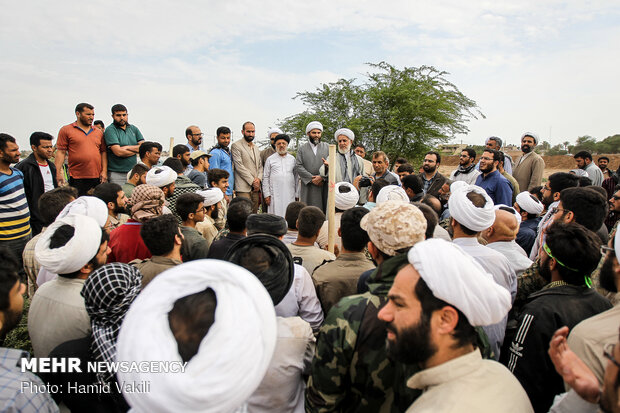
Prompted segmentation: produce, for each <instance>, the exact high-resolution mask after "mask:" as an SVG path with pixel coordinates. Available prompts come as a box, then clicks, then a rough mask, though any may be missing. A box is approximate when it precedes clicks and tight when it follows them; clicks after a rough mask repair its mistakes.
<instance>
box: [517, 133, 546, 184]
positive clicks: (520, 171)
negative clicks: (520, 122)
mask: <svg viewBox="0 0 620 413" xmlns="http://www.w3.org/2000/svg"><path fill="white" fill-rule="evenodd" d="M536 145H538V136H537V135H536V134H535V133H532V132H525V133H524V134H523V136H522V137H521V151H523V155H522V156H521V157H520V158H519V159H517V161H516V162H515V166H514V168H513V170H512V176H513V177H514V178H515V179H516V180H517V182H518V183H519V189H520V190H521V191H531V190H532V189H533V188H535V187H537V186H540V183H541V182H542V176H543V171H544V170H545V161H544V160H543V158H542V157H541V156H540V155H539V154H537V153H536V152H534V148H535V147H536Z"/></svg>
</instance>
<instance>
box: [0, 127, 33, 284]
mask: <svg viewBox="0 0 620 413" xmlns="http://www.w3.org/2000/svg"><path fill="white" fill-rule="evenodd" d="M19 156H20V153H19V146H18V145H17V142H15V138H13V137H12V136H11V135H7V134H6V133H0V246H4V247H7V248H8V249H10V250H11V251H12V252H13V253H14V254H15V256H16V257H18V259H19V264H20V267H19V268H20V269H19V275H20V277H21V279H22V282H24V281H25V280H26V274H25V272H24V268H23V265H22V252H23V250H24V247H25V246H26V243H27V242H28V240H30V234H31V232H30V210H29V209H28V201H27V200H26V193H25V191H24V175H23V174H22V172H21V171H19V170H17V169H15V168H12V167H11V164H15V163H17V162H19Z"/></svg>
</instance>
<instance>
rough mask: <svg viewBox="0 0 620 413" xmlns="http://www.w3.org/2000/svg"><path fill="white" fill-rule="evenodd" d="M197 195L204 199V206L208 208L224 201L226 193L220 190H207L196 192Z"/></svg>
mask: <svg viewBox="0 0 620 413" xmlns="http://www.w3.org/2000/svg"><path fill="white" fill-rule="evenodd" d="M196 193H197V194H198V195H200V196H201V197H203V198H204V200H205V201H204V206H206V207H208V206H211V205H213V204H217V203H218V202H220V201H221V200H222V199H224V193H223V192H222V190H221V189H220V188H207V189H205V190H202V191H196Z"/></svg>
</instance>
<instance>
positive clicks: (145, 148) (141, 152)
mask: <svg viewBox="0 0 620 413" xmlns="http://www.w3.org/2000/svg"><path fill="white" fill-rule="evenodd" d="M153 148H157V150H158V151H160V152H161V150H162V146H161V144H160V143H159V142H142V145H140V147H139V148H138V156H139V157H140V159H142V158H144V156H146V153H147V152H151V151H152V150H153Z"/></svg>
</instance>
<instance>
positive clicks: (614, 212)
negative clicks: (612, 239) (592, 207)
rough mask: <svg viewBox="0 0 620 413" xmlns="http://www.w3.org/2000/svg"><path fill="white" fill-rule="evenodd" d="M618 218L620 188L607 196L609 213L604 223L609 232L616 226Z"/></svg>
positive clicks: (619, 216)
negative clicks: (609, 196)
mask: <svg viewBox="0 0 620 413" xmlns="http://www.w3.org/2000/svg"><path fill="white" fill-rule="evenodd" d="M619 220H620V189H619V190H617V191H616V193H615V194H613V195H612V196H611V198H609V215H607V218H605V225H606V226H607V230H609V233H610V234H611V231H612V229H613V228H614V227H617V226H618V221H619Z"/></svg>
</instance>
